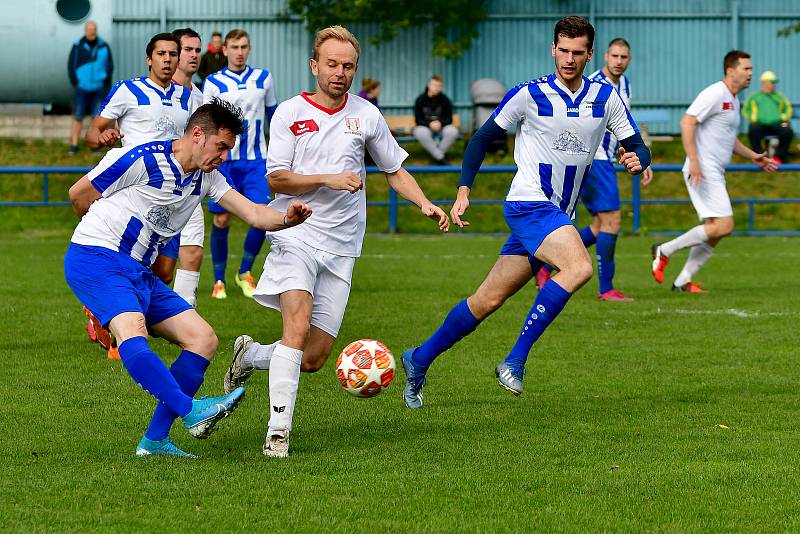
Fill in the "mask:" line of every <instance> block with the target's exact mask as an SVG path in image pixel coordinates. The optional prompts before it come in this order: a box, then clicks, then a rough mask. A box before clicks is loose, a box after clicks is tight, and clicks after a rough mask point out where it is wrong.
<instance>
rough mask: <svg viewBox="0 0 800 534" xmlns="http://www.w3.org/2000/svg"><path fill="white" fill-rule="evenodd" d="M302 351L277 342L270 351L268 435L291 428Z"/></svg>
mask: <svg viewBox="0 0 800 534" xmlns="http://www.w3.org/2000/svg"><path fill="white" fill-rule="evenodd" d="M302 358H303V351H302V350H300V349H293V348H290V347H287V346H286V345H281V344H280V343H278V344H277V345H276V346H275V350H274V351H273V352H272V362H270V369H269V426H268V431H267V434H268V435H272V434H273V432H279V433H284V432H288V431H290V430H292V416H293V415H294V402H295V400H296V399H297V387H298V385H299V384H300V360H302Z"/></svg>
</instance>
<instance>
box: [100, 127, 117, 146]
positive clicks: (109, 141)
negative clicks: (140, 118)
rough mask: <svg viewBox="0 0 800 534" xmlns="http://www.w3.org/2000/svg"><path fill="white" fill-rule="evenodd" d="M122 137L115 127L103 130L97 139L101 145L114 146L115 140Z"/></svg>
mask: <svg viewBox="0 0 800 534" xmlns="http://www.w3.org/2000/svg"><path fill="white" fill-rule="evenodd" d="M120 139H122V134H121V133H119V130H117V129H115V128H109V129H108V130H105V131H103V132H102V133H101V134H100V135H99V137H98V138H97V141H98V142H99V143H100V144H101V145H102V146H114V145H116V144H117V141H118V140H120Z"/></svg>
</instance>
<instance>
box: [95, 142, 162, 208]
mask: <svg viewBox="0 0 800 534" xmlns="http://www.w3.org/2000/svg"><path fill="white" fill-rule="evenodd" d="M136 148H138V147H134V148H115V149H112V150H109V152H108V153H107V154H106V155H105V157H104V158H103V159H102V160H100V163H98V164H97V166H96V167H95V168H94V169H92V170H91V171H89V173H88V174H87V175H86V177H87V178H89V182H91V184H92V187H94V188H95V189H96V190H97V192H98V193H100V194H101V195H102V196H104V197H107V196H109V195H111V194H112V193H115V192H116V191H119V190H120V189H124V188H125V187H128V186H131V185H136V184H138V183H139V182H140V181H142V179H143V178H147V173H145V172H143V162H142V158H141V157H138V154H136Z"/></svg>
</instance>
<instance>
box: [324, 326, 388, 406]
mask: <svg viewBox="0 0 800 534" xmlns="http://www.w3.org/2000/svg"><path fill="white" fill-rule="evenodd" d="M396 368H397V366H396V364H395V363H394V356H392V353H391V351H390V350H389V349H388V348H387V347H386V345H384V344H383V343H381V342H380V341H376V340H374V339H359V340H358V341H353V342H352V343H350V344H349V345H347V346H346V347H345V348H344V350H343V351H342V353H341V354H339V359H337V360H336V378H338V379H339V383H340V384H341V385H342V387H343V388H344V390H345V391H346V392H348V393H350V394H351V395H355V396H356V397H362V398H368V397H374V396H375V395H377V394H378V393H380V392H381V391H383V390H384V389H386V388H387V387H389V384H391V383H392V379H394V371H395V369H396Z"/></svg>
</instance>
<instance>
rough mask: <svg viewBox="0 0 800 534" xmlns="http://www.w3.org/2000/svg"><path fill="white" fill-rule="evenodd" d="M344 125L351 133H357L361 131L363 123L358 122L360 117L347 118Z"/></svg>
mask: <svg viewBox="0 0 800 534" xmlns="http://www.w3.org/2000/svg"><path fill="white" fill-rule="evenodd" d="M344 123H345V124H346V125H347V129H348V130H350V131H351V132H357V131H359V130H360V129H361V121H359V120H358V117H346V118H345V119H344Z"/></svg>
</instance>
